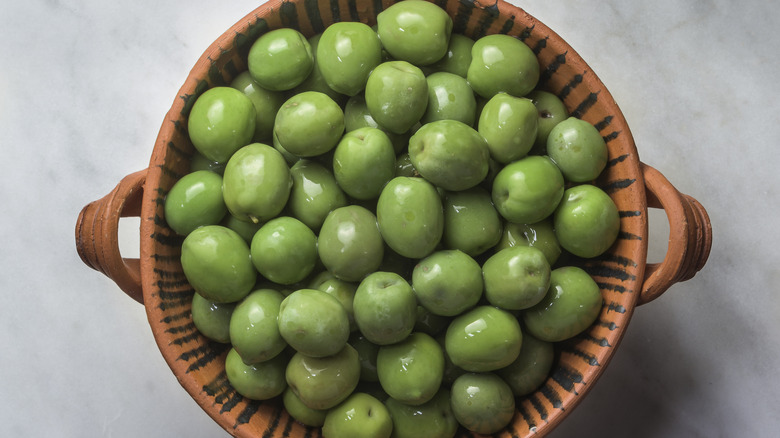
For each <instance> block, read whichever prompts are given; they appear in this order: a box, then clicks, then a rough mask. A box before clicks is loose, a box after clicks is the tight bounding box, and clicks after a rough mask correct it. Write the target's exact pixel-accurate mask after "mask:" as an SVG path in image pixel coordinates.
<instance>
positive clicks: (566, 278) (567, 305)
mask: <svg viewBox="0 0 780 438" xmlns="http://www.w3.org/2000/svg"><path fill="white" fill-rule="evenodd" d="M601 304H602V298H601V291H600V290H599V287H598V285H597V284H596V282H595V281H594V280H593V278H591V276H590V275H588V273H587V272H585V271H584V270H583V269H582V268H579V267H576V266H564V267H561V268H557V269H554V270H553V271H552V273H551V275H550V288H549V290H548V291H547V294H546V295H545V296H544V298H543V299H542V301H541V302H539V304H537V305H535V306H534V307H531V308H530V309H527V310H525V311H523V314H522V319H523V323H524V326H525V328H526V329H527V331H528V333H530V334H531V335H532V336H534V337H536V338H537V339H539V340H542V341H547V342H559V341H563V340H565V339H569V338H571V337H573V336H576V335H578V334H579V333H581V332H583V331H584V330H585V329H587V328H588V327H590V325H591V324H593V322H594V321H595V320H596V319H597V318H598V315H599V312H600V311H601Z"/></svg>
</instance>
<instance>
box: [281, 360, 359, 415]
mask: <svg viewBox="0 0 780 438" xmlns="http://www.w3.org/2000/svg"><path fill="white" fill-rule="evenodd" d="M285 376H286V378H287V384H288V385H289V386H290V388H291V389H292V391H293V392H294V393H295V395H297V396H298V398H299V399H300V401H301V402H302V403H303V404H304V405H305V406H307V407H309V408H310V409H317V410H323V409H330V408H332V407H334V406H336V405H338V404H339V403H341V402H342V401H344V400H345V399H346V398H347V397H349V395H350V394H352V391H354V390H355V388H356V387H357V384H358V381H359V380H360V360H359V359H358V354H357V351H355V349H354V348H352V346H350V345H349V344H347V345H345V346H344V348H343V349H342V350H341V351H339V352H338V353H336V354H334V355H332V356H327V357H309V356H306V355H304V354H302V353H295V354H294V355H293V357H292V358H291V359H290V362H289V363H288V364H287V370H286V372H285Z"/></svg>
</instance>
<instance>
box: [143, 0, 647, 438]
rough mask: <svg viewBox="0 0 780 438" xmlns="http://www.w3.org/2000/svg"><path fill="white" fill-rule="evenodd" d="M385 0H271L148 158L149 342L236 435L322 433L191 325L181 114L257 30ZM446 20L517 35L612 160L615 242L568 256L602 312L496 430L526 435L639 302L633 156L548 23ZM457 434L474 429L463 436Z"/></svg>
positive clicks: (198, 84)
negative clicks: (250, 387) (249, 389)
mask: <svg viewBox="0 0 780 438" xmlns="http://www.w3.org/2000/svg"><path fill="white" fill-rule="evenodd" d="M392 3H393V2H392V1H389V0H373V1H361V0H349V1H347V0H331V1H328V2H326V1H317V0H297V1H284V2H283V1H280V0H272V1H270V2H268V3H266V4H264V5H262V6H261V7H259V8H258V9H257V10H255V11H253V12H252V13H250V14H249V15H247V16H246V17H244V18H243V19H241V20H240V21H239V22H238V23H236V25H235V26H233V27H232V28H231V29H229V30H228V31H227V32H225V34H223V35H222V36H221V37H220V38H219V39H218V40H217V41H215V42H214V44H213V45H212V46H211V47H209V48H208V50H207V51H206V52H205V53H204V54H203V56H202V57H201V59H200V60H199V61H198V62H197V64H196V65H195V66H194V68H193V69H192V72H191V73H190V75H189V77H188V78H187V79H186V82H185V83H184V85H183V86H182V88H181V89H180V90H179V93H178V95H177V96H176V97H175V99H174V102H173V105H172V107H171V109H170V111H169V112H168V114H167V115H166V117H165V120H164V121H163V123H162V127H161V129H160V133H159V136H158V138H157V141H156V143H155V148H154V152H153V155H152V158H151V162H150V166H149V171H148V176H147V182H146V185H145V191H144V200H143V205H142V214H141V217H142V221H141V235H142V236H143V238H142V239H141V263H142V266H141V274H142V283H143V291H144V301H145V306H146V310H147V314H148V318H149V323H150V326H151V328H152V332H153V334H154V337H155V340H156V342H157V344H158V346H159V348H160V351H161V352H162V354H163V356H164V358H165V360H166V362H167V363H168V365H169V366H170V367H171V369H172V371H173V373H174V374H175V376H176V377H177V378H178V380H179V381H180V383H181V384H182V386H183V387H184V388H185V389H186V390H187V391H188V392H189V394H190V395H191V396H192V397H193V398H194V399H195V400H196V401H197V402H198V403H199V404H200V406H201V407H202V408H203V409H204V410H205V411H206V412H207V413H208V414H209V415H210V416H211V417H212V418H213V419H214V420H215V421H217V422H218V423H219V424H220V425H221V426H222V427H224V428H225V430H227V431H228V432H229V433H231V434H233V435H235V436H239V437H260V436H262V437H288V436H291V437H298V436H301V437H302V436H318V435H319V431H318V430H316V429H310V428H306V427H304V426H302V425H301V424H299V423H297V422H295V421H294V420H292V418H291V417H290V416H289V415H287V414H286V413H285V411H284V410H283V408H282V404H281V402H280V401H278V400H271V401H262V402H260V401H252V400H248V399H245V398H243V397H242V396H241V395H239V394H238V393H236V392H235V391H234V390H233V389H232V387H231V386H230V384H229V383H228V381H227V377H226V374H225V369H224V357H225V355H226V354H227V349H228V347H227V346H225V345H222V344H218V343H214V342H211V341H209V340H207V339H206V338H204V337H202V336H201V335H200V334H199V333H198V331H197V330H196V328H195V326H194V325H193V323H192V319H191V315H190V301H191V298H192V294H193V290H192V288H191V287H190V285H189V284H188V283H187V280H186V278H185V277H184V274H183V272H182V269H181V265H180V263H179V257H180V245H181V241H182V239H181V238H180V237H178V236H176V234H175V233H174V232H173V231H171V230H170V229H169V228H168V227H167V225H166V224H165V221H164V219H163V201H164V199H165V195H166V193H167V192H168V190H170V188H171V186H172V185H173V183H174V182H176V181H177V180H178V179H179V178H180V177H181V176H183V175H184V174H185V173H186V172H187V171H188V169H189V162H190V159H191V156H192V153H193V151H194V149H193V147H192V144H191V143H190V141H189V138H188V135H187V129H186V127H187V116H188V114H189V111H190V109H191V107H192V104H193V103H194V102H195V99H196V98H197V97H198V96H199V95H200V94H201V93H202V92H204V91H205V90H207V89H208V88H209V87H212V86H218V85H227V84H229V82H230V81H231V80H232V79H233V78H234V77H235V76H237V75H238V74H239V73H241V72H242V71H243V70H245V68H246V56H247V53H248V51H249V48H250V46H251V44H252V42H254V40H255V39H257V37H259V36H260V35H262V34H263V33H265V32H267V31H268V30H271V29H275V28H279V27H292V28H295V29H298V30H300V31H301V32H302V33H303V34H305V35H306V36H312V35H314V34H316V33H319V32H321V31H322V30H323V29H324V28H325V27H326V26H327V25H328V24H330V23H333V22H337V21H362V22H365V23H367V24H369V25H373V24H375V17H376V15H377V14H378V13H379V12H380V11H381V10H382V9H384V8H386V7H388V6H389V5H390V4H392ZM435 3H436V4H438V5H440V6H441V7H443V8H445V9H446V10H447V12H448V13H449V14H450V15H451V16H452V18H453V22H454V32H459V33H463V34H465V35H467V36H469V37H472V38H474V39H476V38H479V37H480V36H483V35H486V34H493V33H505V34H509V35H512V36H514V37H517V38H519V39H521V40H522V41H524V42H525V43H526V44H527V45H528V46H529V47H531V48H532V49H533V51H534V52H535V53H536V54H537V57H538V59H539V62H540V65H541V71H542V75H541V80H540V88H542V89H544V90H546V91H550V92H552V93H555V94H556V95H557V96H558V97H560V98H561V99H562V100H563V102H564V103H565V104H566V106H567V108H568V109H569V111H570V113H571V114H572V115H574V116H577V117H579V118H582V119H584V120H586V121H588V122H590V123H592V124H594V125H595V126H596V127H597V128H598V129H599V131H600V132H601V134H602V135H603V137H604V139H605V140H606V142H607V146H608V149H609V163H608V165H607V169H606V170H605V172H604V173H603V175H602V177H600V179H599V180H598V181H596V184H597V185H598V186H600V187H601V188H603V189H604V190H606V191H607V193H609V194H610V196H611V197H612V199H613V200H614V201H615V203H616V204H617V206H618V209H619V211H620V217H621V231H620V235H619V237H618V241H617V242H616V243H615V245H614V246H613V247H612V248H611V249H610V250H609V251H608V252H607V253H606V254H604V255H603V256H601V257H599V258H598V259H595V260H589V261H575V262H576V263H577V264H579V265H580V266H582V267H583V268H585V269H586V270H587V271H588V272H589V273H590V274H591V275H592V276H593V277H594V278H595V279H596V281H597V283H598V284H599V286H600V288H601V292H602V296H603V307H602V310H601V313H600V315H599V318H598V320H597V321H596V323H595V324H593V326H592V327H591V328H590V329H589V330H587V331H586V332H584V333H582V334H581V335H579V336H577V337H576V338H574V339H571V340H569V341H566V342H563V343H560V344H558V345H557V347H556V361H555V365H554V367H553V370H552V372H551V374H550V376H549V378H548V379H547V381H546V382H545V383H544V384H543V385H542V386H541V387H540V388H539V389H538V390H537V391H536V392H535V393H533V394H530V395H528V396H525V397H522V398H520V399H518V400H517V412H516V415H515V417H514V419H513V422H512V424H511V425H510V427H508V428H507V429H506V430H505V431H504V432H502V433H500V434H498V435H500V436H512V437H525V436H530V435H539V434H544V433H546V432H549V431H550V430H552V429H553V428H554V427H555V425H557V424H558V423H559V422H560V421H561V420H562V419H563V418H564V417H565V416H566V414H567V413H568V412H570V411H571V409H572V408H574V407H575V406H576V405H577V404H578V403H579V401H580V400H581V399H582V397H583V396H584V395H585V394H586V393H587V392H588V391H589V389H590V388H591V387H592V386H593V384H594V383H595V382H596V380H597V379H598V377H599V376H600V375H601V373H602V372H603V370H604V368H605V366H606V365H607V364H608V362H609V360H610V358H611V357H612V355H613V353H614V351H615V348H616V347H617V346H618V344H619V342H620V339H621V338H622V336H623V333H624V331H625V329H626V326H627V324H628V322H629V320H630V317H631V314H632V312H633V310H634V307H635V306H636V301H637V296H638V293H639V291H640V288H641V285H642V279H643V275H644V267H645V261H646V260H645V258H646V252H647V243H646V241H647V220H646V216H647V210H646V199H645V188H644V181H643V179H642V176H641V173H640V168H639V157H638V155H637V151H636V147H635V145H634V142H633V139H632V137H631V133H630V131H629V129H628V126H627V124H626V121H625V119H624V118H623V115H622V114H621V112H620V110H619V108H618V106H617V105H616V103H615V102H614V100H613V99H612V97H611V95H610V94H609V92H608V91H607V89H606V88H605V87H604V85H603V84H602V83H601V81H600V80H599V79H598V77H597V76H596V75H595V74H594V72H593V71H592V70H591V69H590V68H589V67H588V66H587V65H586V63H585V62H584V61H583V60H582V59H581V58H580V57H579V55H577V53H576V52H575V51H574V50H573V49H572V48H571V47H570V46H569V45H568V44H567V43H566V42H565V41H563V40H562V39H561V38H560V37H559V36H558V35H557V34H555V33H554V32H553V31H552V30H550V29H549V28H548V27H546V26H545V25H544V24H542V23H541V22H539V21H538V20H536V19H535V18H533V17H532V16H530V15H529V14H527V13H525V12H524V11H523V10H521V9H519V8H517V7H514V6H512V5H510V4H508V3H504V2H498V3H496V4H488V5H487V6H484V5H482V4H480V3H478V2H476V1H473V0H436V1H435ZM461 432H462V433H461V435H459V436H463V435H466V436H468V435H472V434H470V433H468V432H467V431H461Z"/></svg>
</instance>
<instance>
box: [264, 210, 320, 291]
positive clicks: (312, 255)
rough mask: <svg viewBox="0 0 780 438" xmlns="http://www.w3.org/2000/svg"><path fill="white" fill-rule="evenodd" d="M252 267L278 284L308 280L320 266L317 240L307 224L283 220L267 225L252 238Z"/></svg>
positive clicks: (280, 217)
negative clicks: (316, 267)
mask: <svg viewBox="0 0 780 438" xmlns="http://www.w3.org/2000/svg"><path fill="white" fill-rule="evenodd" d="M250 251H251V254H252V263H253V264H254V265H255V267H256V268H257V270H258V272H260V274H262V275H263V277H265V278H267V279H268V280H271V281H273V282H274V283H279V284H285V285H289V284H294V283H297V282H299V281H302V280H304V279H305V278H306V277H308V275H309V274H311V272H312V270H314V266H315V265H316V263H317V236H315V235H314V232H313V231H312V230H311V229H310V228H309V227H307V226H306V224H304V223H303V222H301V221H299V220H298V219H295V218H293V217H289V216H279V217H276V218H274V219H271V220H270V221H268V222H266V223H265V225H263V226H262V227H261V228H260V229H259V230H257V233H255V236H254V237H253V238H252V244H251V246H250Z"/></svg>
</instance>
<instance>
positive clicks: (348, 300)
mask: <svg viewBox="0 0 780 438" xmlns="http://www.w3.org/2000/svg"><path fill="white" fill-rule="evenodd" d="M308 288H309V289H317V290H321V291H323V292H325V293H326V294H328V295H330V296H332V297H333V298H335V299H337V300H338V301H339V303H341V305H342V306H343V307H344V310H346V311H347V318H348V319H349V330H350V331H352V332H354V331H355V330H357V324H355V312H354V310H353V305H352V301H353V300H354V298H355V291H356V290H357V284H355V283H352V282H348V281H344V280H342V279H340V278H336V276H335V275H333V273H332V272H330V271H327V270H325V271H322V272H320V273H319V274H317V275H316V276H314V278H312V279H311V281H309V285H308Z"/></svg>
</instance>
